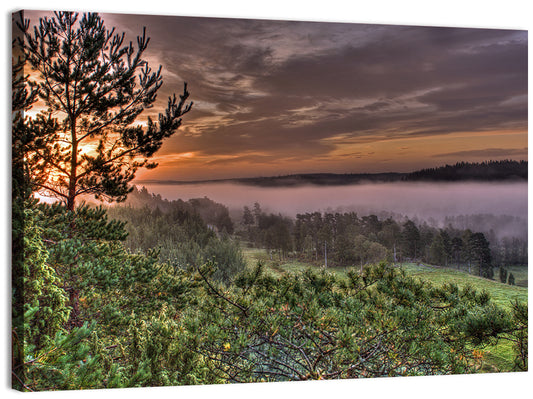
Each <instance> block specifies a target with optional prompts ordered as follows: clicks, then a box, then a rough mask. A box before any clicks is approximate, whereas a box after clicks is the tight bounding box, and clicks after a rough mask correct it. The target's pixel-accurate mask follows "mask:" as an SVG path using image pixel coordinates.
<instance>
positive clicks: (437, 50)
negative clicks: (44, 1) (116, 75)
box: [26, 12, 528, 180]
mask: <svg viewBox="0 0 533 399" xmlns="http://www.w3.org/2000/svg"><path fill="white" fill-rule="evenodd" d="M41 15H43V14H39V13H37V12H27V13H26V17H27V18H30V19H31V20H33V21H36V20H37V19H38V18H39V17H40V16H41ZM103 18H104V20H105V22H106V24H107V25H108V26H109V27H112V26H115V27H116V28H117V30H118V31H124V32H126V34H127V38H128V40H135V36H136V35H138V34H140V33H141V31H142V26H146V28H147V34H148V35H149V36H150V37H151V39H152V40H151V43H150V46H149V48H148V50H147V52H146V54H145V56H146V58H147V60H148V61H149V62H150V65H151V66H152V67H153V68H157V66H158V65H162V67H163V70H162V74H163V80H164V84H163V86H162V88H161V90H160V92H159V94H158V102H157V103H156V106H154V107H153V108H150V109H147V110H145V112H144V113H143V114H142V117H143V118H142V119H140V120H138V121H137V122H136V123H139V124H141V125H142V124H144V123H145V120H146V117H147V116H148V115H150V116H151V117H152V118H154V119H156V118H157V114H158V113H159V112H162V110H163V109H164V107H165V105H166V101H167V98H168V96H169V95H172V94H173V93H175V92H179V91H180V87H181V86H182V84H183V82H184V81H185V82H187V83H188V86H189V90H190V92H191V100H192V101H194V107H193V110H192V111H191V113H190V114H188V115H186V117H185V118H184V121H183V126H182V127H181V128H180V129H179V131H178V133H177V134H175V135H174V136H173V137H171V138H169V139H167V140H166V141H165V142H164V144H163V147H162V148H161V149H160V150H159V151H158V152H157V154H156V155H155V157H154V161H155V162H157V163H158V164H159V167H157V168H155V169H153V170H144V169H142V170H139V171H138V172H137V175H136V178H137V180H158V179H159V180H199V179H200V180H201V179H218V178H231V177H247V176H267V175H280V174H282V175H283V174H293V173H308V172H334V173H362V172H387V171H399V172H402V171H412V170H416V169H419V168H424V167H434V166H439V165H443V164H446V163H455V162H458V161H472V162H480V161H484V160H489V159H492V160H501V159H515V160H527V149H528V143H527V32H525V31H518V30H516V31H513V30H491V29H460V28H437V27H416V26H392V25H365V24H339V23H311V22H287V21H265V20H261V21H260V20H235V19H217V18H191V17H169V16H146V15H119V14H104V15H103ZM85 150H90V147H84V151H85Z"/></svg>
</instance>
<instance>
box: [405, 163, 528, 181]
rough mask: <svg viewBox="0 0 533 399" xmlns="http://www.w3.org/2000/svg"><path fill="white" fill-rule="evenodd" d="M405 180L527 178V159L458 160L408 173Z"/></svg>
mask: <svg viewBox="0 0 533 399" xmlns="http://www.w3.org/2000/svg"><path fill="white" fill-rule="evenodd" d="M402 180H404V181H420V180H422V181H424V180H427V181H461V180H480V181H493V180H494V181H495V180H526V181H527V161H513V160H508V159H506V160H503V161H492V160H491V161H485V162H457V163H455V164H453V165H445V166H440V167H436V168H426V169H421V170H418V171H415V172H411V173H408V174H407V175H405V176H403V177H402Z"/></svg>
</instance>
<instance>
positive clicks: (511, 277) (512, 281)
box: [507, 273, 515, 285]
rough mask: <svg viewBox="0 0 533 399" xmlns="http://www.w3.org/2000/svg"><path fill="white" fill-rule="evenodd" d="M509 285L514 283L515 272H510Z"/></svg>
mask: <svg viewBox="0 0 533 399" xmlns="http://www.w3.org/2000/svg"><path fill="white" fill-rule="evenodd" d="M507 282H508V283H509V285H514V284H515V283H514V276H513V273H509V280H508V281H507Z"/></svg>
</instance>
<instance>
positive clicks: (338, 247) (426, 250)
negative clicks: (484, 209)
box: [238, 203, 527, 279]
mask: <svg viewBox="0 0 533 399" xmlns="http://www.w3.org/2000/svg"><path fill="white" fill-rule="evenodd" d="M240 226H241V228H240V231H239V232H238V234H240V236H241V237H242V239H243V240H245V241H247V242H249V243H250V244H251V245H254V246H258V247H263V248H266V249H267V250H269V251H270V252H271V253H275V254H276V256H277V257H279V259H284V258H287V257H288V256H293V257H297V258H300V259H302V260H305V261H309V262H315V263H319V264H322V265H329V266H359V267H361V268H362V266H363V265H365V264H369V263H374V262H379V261H382V260H386V261H389V262H393V263H401V262H406V261H410V262H427V263H430V264H434V265H440V266H450V267H451V266H453V267H457V268H462V269H465V270H467V271H468V272H469V273H472V274H476V275H478V276H482V277H485V278H490V279H492V278H493V277H494V268H495V267H496V268H497V267H503V268H506V267H508V266H511V265H521V264H527V242H524V241H523V240H521V239H518V238H508V237H504V238H503V239H501V240H497V239H496V238H495V237H491V238H492V240H493V242H490V241H489V240H488V238H487V237H486V235H485V234H484V233H483V232H479V231H472V230H470V229H458V228H454V227H452V226H451V225H448V226H447V227H446V228H437V227H432V226H429V225H428V224H427V223H425V222H422V223H420V222H418V223H415V222H414V221H413V220H410V219H409V218H407V217H403V218H401V220H397V218H392V217H387V218H382V219H379V218H378V216H376V215H372V214H371V215H365V216H359V215H358V214H357V213H355V212H343V213H340V212H335V213H333V212H323V213H322V212H312V213H303V214H297V215H296V217H295V218H294V219H292V218H289V217H286V216H282V215H281V214H277V215H276V214H272V213H270V214H269V213H265V212H263V211H262V210H261V206H260V204H259V203H255V204H254V206H253V207H252V208H250V207H248V206H245V207H244V208H243V213H242V217H241V221H240Z"/></svg>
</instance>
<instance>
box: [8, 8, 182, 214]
mask: <svg viewBox="0 0 533 399" xmlns="http://www.w3.org/2000/svg"><path fill="white" fill-rule="evenodd" d="M18 26H19V28H20V29H21V30H22V32H23V35H22V39H21V40H19V45H20V47H21V49H22V52H23V54H24V57H25V59H26V61H27V62H28V64H29V65H30V66H31V67H32V69H33V70H34V71H37V72H38V73H39V79H38V81H37V82H36V84H37V90H38V92H39V97H40V100H41V102H42V103H43V104H44V106H45V107H46V108H45V110H44V111H42V112H41V113H40V114H39V115H38V116H37V117H36V118H34V123H35V124H36V126H37V128H36V134H35V139H34V140H33V141H32V142H31V143H30V145H29V147H28V153H27V159H28V164H29V167H30V173H31V175H32V177H33V178H34V180H35V181H36V182H37V184H38V188H39V189H40V190H41V191H43V192H45V193H47V194H49V195H52V196H55V197H57V198H58V199H60V200H61V201H63V202H65V203H66V205H67V208H68V209H70V210H73V209H74V206H75V201H76V198H77V197H78V196H80V195H83V194H86V195H87V194H88V195H94V196H95V198H97V199H106V200H108V201H113V200H117V201H121V200H124V199H125V197H126V195H127V194H128V193H129V192H130V191H131V188H130V187H129V185H128V183H129V182H130V181H131V180H132V179H133V178H134V177H135V172H136V171H137V169H138V168H140V167H146V168H153V167H155V166H157V165H156V164H155V163H149V162H148V161H149V158H151V157H152V156H153V155H154V153H155V152H156V151H157V150H159V148H160V147H161V145H162V143H163V140H164V139H165V138H168V137H170V136H171V135H173V134H174V133H175V132H176V130H177V129H178V128H179V126H180V125H181V121H182V120H181V117H182V115H184V114H185V113H187V112H189V110H190V109H191V106H192V103H189V104H186V102H187V99H188V97H189V93H188V91H187V85H186V84H185V87H184V90H183V94H181V95H180V96H179V101H178V100H177V99H176V96H175V95H174V96H172V97H170V98H169V100H168V106H167V109H166V111H165V113H164V114H159V120H158V122H154V121H152V119H151V118H150V117H148V118H147V122H146V127H143V126H142V125H140V124H135V121H136V120H137V118H138V117H139V115H140V114H141V113H142V112H143V111H144V110H145V109H146V108H149V107H151V106H153V104H154V102H155V100H156V95H157V91H158V90H159V89H160V87H161V85H162V83H163V82H162V76H161V67H159V69H158V70H157V71H156V72H154V71H152V69H151V68H150V67H149V66H148V63H147V62H146V60H144V59H143V58H142V56H143V53H144V52H145V50H146V48H147V47H148V43H149V41H150V40H149V38H147V37H146V34H145V30H144V29H143V33H142V36H139V37H137V46H134V45H133V44H132V43H131V42H130V43H129V44H128V45H124V34H115V30H114V28H113V29H111V30H108V29H107V28H106V27H105V25H104V22H103V20H102V19H101V18H100V16H99V15H98V14H94V13H86V14H83V16H82V17H81V19H80V18H79V15H78V14H77V13H72V12H58V13H55V15H54V17H52V18H41V19H40V20H39V24H38V25H37V26H35V27H34V28H33V31H31V30H30V22H29V20H25V21H21V22H19V23H18Z"/></svg>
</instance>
